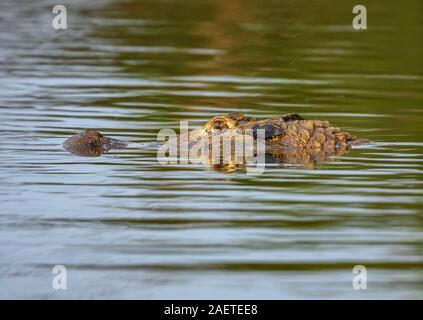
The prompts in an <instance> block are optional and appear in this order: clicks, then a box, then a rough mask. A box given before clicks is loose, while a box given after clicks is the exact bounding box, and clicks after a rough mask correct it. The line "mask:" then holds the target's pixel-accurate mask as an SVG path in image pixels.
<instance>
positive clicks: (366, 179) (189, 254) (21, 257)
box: [0, 0, 423, 299]
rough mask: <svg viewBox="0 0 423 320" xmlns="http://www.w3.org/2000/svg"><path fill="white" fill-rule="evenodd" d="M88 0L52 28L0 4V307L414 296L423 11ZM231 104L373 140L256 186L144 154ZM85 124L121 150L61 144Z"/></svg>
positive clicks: (421, 184)
mask: <svg viewBox="0 0 423 320" xmlns="http://www.w3.org/2000/svg"><path fill="white" fill-rule="evenodd" d="M87 2H88V1H63V4H64V5H65V6H66V8H67V12H68V18H67V23H68V29H67V30H60V31H57V30H54V29H53V28H52V27H51V21H52V18H53V15H52V14H51V9H52V7H53V6H54V5H55V4H56V3H55V2H54V1H48V0H42V1H19V4H18V3H17V2H16V1H12V0H2V2H1V4H0V63H1V64H0V146H1V147H0V162H1V165H0V177H1V183H0V230H1V231H0V297H1V298H49V299H61V298H89V299H92V298H106V299H108V298H130V299H133V298H170V299H172V298H178V299H185V298H252V299H253V298H269V299H281V298H353V299H361V298H364V299H367V298H401V299H407V298H420V299H421V298H423V272H422V267H423V256H422V252H423V250H422V249H423V242H422V240H423V233H422V231H423V210H422V208H423V200H422V194H423V142H422V138H423V122H422V120H423V90H422V89H423V43H422V39H423V37H422V36H423V23H422V14H423V4H422V3H421V1H419V0H406V1H401V2H398V1H393V0H389V1H360V4H363V5H365V6H366V7H367V15H368V23H367V24H368V29H367V30H361V31H356V30H354V29H353V28H352V26H351V23H352V19H353V17H354V15H353V14H352V8H353V6H354V5H356V4H357V3H356V2H354V1H348V0H342V1H327V0H319V1H305V0H301V1H298V0H296V1H255V0H253V1H238V0H231V1H227V0H215V1H198V0H186V1H156V0H155V1H136V0H133V1H130V0H129V1H117V0H116V1H90V3H89V4H88V3H87ZM232 111H242V112H245V113H246V114H248V115H251V116H259V117H270V116H277V115H280V114H286V113H291V112H295V113H298V114H301V115H302V116H304V117H306V118H311V119H313V118H315V119H325V120H329V121H331V122H333V123H335V124H336V125H337V126H339V127H341V128H343V129H345V130H347V131H350V132H351V133H353V134H355V135H357V136H359V137H362V138H367V139H370V140H371V141H372V142H373V143H372V144H371V145H369V146H365V147H361V148H357V149H355V150H353V151H352V152H350V153H348V154H346V155H342V156H339V157H335V158H334V159H331V160H332V161H328V162H324V163H319V164H317V165H316V166H315V168H314V169H313V170H303V169H300V168H296V167H291V168H289V170H287V168H286V167H272V168H270V169H268V170H266V171H265V172H264V173H263V174H261V175H256V176H251V175H247V174H245V172H234V173H232V174H227V173H222V172H219V171H214V170H212V169H211V168H210V167H209V166H208V165H204V164H185V165H177V164H176V165H175V164H174V165H167V166H163V165H161V164H159V163H158V162H157V159H156V153H155V150H154V149H150V148H142V146H143V143H146V142H152V141H155V140H156V136H157V133H158V132H159V131H160V130H161V129H163V128H172V129H178V127H179V121H181V120H189V123H190V125H192V126H193V127H195V126H199V125H201V124H202V123H204V122H206V121H207V120H209V119H210V118H211V117H213V116H215V115H217V114H221V113H226V112H232ZM84 128H98V129H100V130H101V131H102V132H104V133H106V134H107V135H110V136H113V137H114V138H119V139H122V140H125V141H127V142H129V143H130V148H128V149H126V150H119V151H114V152H111V153H108V154H106V155H103V156H102V157H98V158H84V157H77V156H74V155H71V154H69V153H67V152H66V151H65V150H63V148H62V142H63V141H64V140H65V139H66V138H67V137H69V136H70V135H72V134H74V133H75V132H78V131H79V130H82V129H84ZM59 264H60V265H64V266H66V268H67V273H68V283H67V285H68V289H67V290H54V289H53V288H52V280H53V277H54V274H52V268H53V267H54V266H55V265H59ZM355 265H364V266H365V267H366V268H367V276H368V279H367V289H366V290H354V289H353V287H352V279H353V276H354V275H353V274H352V268H353V267H354V266H355Z"/></svg>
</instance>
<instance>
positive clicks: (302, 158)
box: [64, 112, 369, 171]
mask: <svg viewBox="0 0 423 320" xmlns="http://www.w3.org/2000/svg"><path fill="white" fill-rule="evenodd" d="M259 129H261V130H262V133H264V139H265V153H266V163H269V162H271V163H284V164H303V165H307V166H306V167H307V168H311V167H313V165H314V164H315V163H316V162H321V161H324V160H326V159H327V158H328V157H330V156H333V155H342V154H345V153H346V152H348V151H349V150H350V149H351V146H355V145H362V144H366V143H369V141H368V140H367V139H357V138H356V137H355V136H353V135H351V134H350V133H348V132H344V131H341V130H340V129H339V128H337V127H335V126H332V125H331V124H330V123H329V122H328V121H320V120H305V119H304V118H302V117H301V116H299V115H297V114H288V115H284V116H280V117H275V118H271V119H263V120H262V119H256V118H252V117H246V116H245V115H244V114H243V113H241V112H234V113H230V114H226V115H221V116H216V117H214V118H212V119H211V120H210V121H209V122H207V123H206V124H205V125H204V127H203V128H200V129H197V130H194V131H192V132H190V133H189V134H187V135H181V136H180V137H178V142H179V143H184V142H192V141H196V140H197V139H198V138H201V137H205V136H207V137H210V136H212V135H215V134H219V135H221V136H222V137H224V136H228V134H230V135H231V136H232V137H233V136H236V137H242V136H245V135H249V136H250V137H251V136H252V137H253V139H255V138H256V137H257V132H259V131H258V130H259ZM207 141H212V140H207ZM213 141H215V140H213ZM126 146H127V144H126V143H125V142H122V141H119V140H117V139H112V138H108V137H105V136H103V135H102V134H101V133H100V132H98V131H96V130H86V131H84V132H81V133H79V134H76V135H74V136H72V137H70V138H69V139H67V140H66V141H65V143H64V147H65V149H66V150H68V151H69V152H72V153H74V154H77V155H80V156H100V155H101V154H102V153H106V152H108V151H109V150H112V149H123V148H126ZM310 164H311V167H310ZM232 167H233V165H231V164H225V165H223V167H219V165H218V167H216V165H214V168H215V169H218V170H224V171H231V168H232ZM232 169H233V170H236V168H235V167H233V168H232Z"/></svg>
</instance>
